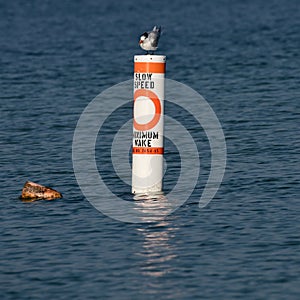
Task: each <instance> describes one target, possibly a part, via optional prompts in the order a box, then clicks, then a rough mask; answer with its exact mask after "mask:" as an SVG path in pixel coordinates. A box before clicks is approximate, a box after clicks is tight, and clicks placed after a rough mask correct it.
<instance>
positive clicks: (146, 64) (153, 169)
mask: <svg viewBox="0 0 300 300" xmlns="http://www.w3.org/2000/svg"><path fill="white" fill-rule="evenodd" d="M165 70H166V57H165V56H164V55H135V56H134V97H133V98H134V109H133V144H132V193H133V194H148V193H155V192H161V191H162V178H163V165H164V161H163V154H164V145H163V134H164V130H163V129H164V118H163V117H164V98H165Z"/></svg>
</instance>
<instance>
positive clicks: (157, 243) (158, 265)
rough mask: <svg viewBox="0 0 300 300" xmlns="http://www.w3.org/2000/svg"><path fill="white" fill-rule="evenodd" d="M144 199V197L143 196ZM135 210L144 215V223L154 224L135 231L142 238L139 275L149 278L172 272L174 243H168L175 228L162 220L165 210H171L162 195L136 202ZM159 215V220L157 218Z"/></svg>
mask: <svg viewBox="0 0 300 300" xmlns="http://www.w3.org/2000/svg"><path fill="white" fill-rule="evenodd" d="M144 197H145V196H144ZM136 204H137V209H141V210H142V211H143V213H144V216H145V220H143V221H144V222H149V221H150V222H151V219H154V220H155V221H156V222H155V223H152V224H149V225H148V226H146V227H141V228H138V229H137V231H138V232H139V233H141V234H142V235H143V237H144V242H143V247H142V248H141V249H140V251H139V253H138V255H139V256H141V257H142V258H143V260H142V261H143V263H142V266H141V273H142V274H143V275H146V276H150V277H161V276H164V275H165V274H167V273H169V272H170V271H172V268H173V267H172V261H173V260H174V259H175V258H176V256H177V255H176V251H175V250H176V249H175V246H174V243H170V240H172V239H173V238H174V236H175V233H176V230H177V228H176V227H171V226H170V222H168V221H167V220H164V218H165V216H166V210H168V209H171V208H170V207H169V205H168V201H167V200H166V197H165V196H164V195H156V197H155V199H154V197H153V196H152V197H148V198H147V199H145V198H144V200H142V199H141V200H138V201H136ZM160 215H161V220H160V221H157V220H158V219H159V216H160Z"/></svg>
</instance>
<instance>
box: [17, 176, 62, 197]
mask: <svg viewBox="0 0 300 300" xmlns="http://www.w3.org/2000/svg"><path fill="white" fill-rule="evenodd" d="M20 198H21V199H22V200H29V201H32V200H53V199H57V198H62V194H61V193H59V192H58V191H56V190H54V189H51V188H49V187H47V186H43V185H40V184H37V183H34V182H32V181H26V182H25V184H24V187H23V189H22V195H21V197H20Z"/></svg>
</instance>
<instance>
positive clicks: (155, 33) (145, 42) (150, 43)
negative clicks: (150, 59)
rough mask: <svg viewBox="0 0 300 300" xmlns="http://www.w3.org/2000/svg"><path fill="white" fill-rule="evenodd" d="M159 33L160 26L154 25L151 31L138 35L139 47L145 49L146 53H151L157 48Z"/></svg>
mask: <svg viewBox="0 0 300 300" xmlns="http://www.w3.org/2000/svg"><path fill="white" fill-rule="evenodd" d="M160 33H161V26H159V27H158V26H154V27H153V29H152V31H146V32H144V33H143V34H142V35H141V36H140V41H139V44H140V47H141V48H142V49H143V50H145V51H147V54H149V51H151V52H152V54H153V53H154V51H156V50H157V46H158V41H159V37H160Z"/></svg>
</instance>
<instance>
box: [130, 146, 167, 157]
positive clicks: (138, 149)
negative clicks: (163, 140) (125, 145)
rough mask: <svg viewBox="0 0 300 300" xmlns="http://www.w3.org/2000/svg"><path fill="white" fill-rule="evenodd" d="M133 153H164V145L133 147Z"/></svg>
mask: <svg viewBox="0 0 300 300" xmlns="http://www.w3.org/2000/svg"><path fill="white" fill-rule="evenodd" d="M132 154H161V155H162V154H164V148H163V147H132Z"/></svg>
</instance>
